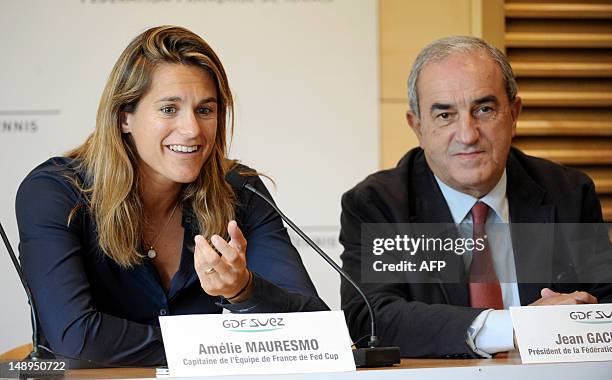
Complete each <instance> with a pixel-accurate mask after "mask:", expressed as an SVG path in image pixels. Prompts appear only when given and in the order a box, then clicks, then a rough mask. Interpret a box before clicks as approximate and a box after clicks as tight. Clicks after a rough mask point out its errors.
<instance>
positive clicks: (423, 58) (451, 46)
mask: <svg viewBox="0 0 612 380" xmlns="http://www.w3.org/2000/svg"><path fill="white" fill-rule="evenodd" d="M478 50H480V51H482V52H484V53H486V54H488V55H489V57H491V59H493V61H494V62H496V63H497V64H498V65H499V67H500V69H501V71H502V75H503V80H504V87H505V88H506V95H508V100H510V102H512V101H514V99H515V98H516V93H517V86H516V80H515V79H514V73H513V72H512V67H511V66H510V63H509V62H508V58H507V57H506V55H505V54H504V53H502V52H501V51H500V50H499V49H497V48H496V47H495V46H493V45H491V44H489V43H488V42H486V41H484V40H481V39H480V38H476V37H469V36H451V37H445V38H441V39H439V40H436V41H434V42H432V43H430V44H429V45H427V46H426V47H425V48H424V49H423V50H421V52H420V53H419V55H418V56H417V57H416V59H415V61H414V65H412V70H411V71H410V76H409V77H408V101H409V102H410V108H411V110H412V112H413V113H414V114H415V115H416V117H417V118H419V119H420V118H421V112H420V110H419V93H418V91H417V82H418V80H419V75H420V74H421V71H423V68H424V67H425V66H426V65H427V64H428V63H430V62H441V61H443V60H444V59H446V58H448V57H449V56H450V55H453V54H465V53H471V52H474V51H478Z"/></svg>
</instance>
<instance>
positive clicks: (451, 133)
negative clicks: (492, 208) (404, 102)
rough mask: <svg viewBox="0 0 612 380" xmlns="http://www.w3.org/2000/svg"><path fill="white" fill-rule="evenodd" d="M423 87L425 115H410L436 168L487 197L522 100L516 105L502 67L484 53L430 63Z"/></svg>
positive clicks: (420, 89) (421, 105)
mask: <svg viewBox="0 0 612 380" xmlns="http://www.w3.org/2000/svg"><path fill="white" fill-rule="evenodd" d="M417 87H418V94H419V109H420V114H421V117H420V119H417V117H416V115H414V114H413V113H412V112H408V114H407V118H408V123H409V124H410V126H411V127H412V128H413V130H414V131H415V133H416V135H417V137H418V139H419V143H420V145H421V148H423V150H424V151H425V157H426V159H427V163H428V164H429V166H430V167H431V169H432V171H433V172H434V174H435V175H436V176H437V177H438V178H439V179H440V180H442V181H443V182H444V183H446V184H447V185H449V186H450V187H452V188H454V189H456V190H458V191H461V192H463V193H466V194H470V195H472V196H474V197H476V198H480V197H482V196H483V195H486V194H487V193H488V192H489V191H490V190H492V189H493V187H495V185H496V184H497V182H498V181H499V179H500V178H501V176H502V174H503V171H504V168H505V166H506V159H507V157H508V152H509V150H510V144H511V142H512V138H513V137H514V135H515V133H516V120H517V118H518V114H519V112H520V108H521V100H520V98H518V97H517V98H516V100H515V101H514V102H512V103H510V101H509V100H508V97H507V95H506V91H505V88H504V84H503V76H502V73H501V69H500V68H499V66H498V65H497V64H496V63H495V62H494V61H493V60H492V59H491V58H489V56H488V55H486V53H483V52H479V51H475V52H470V53H465V54H459V53H458V54H454V55H451V56H449V57H448V58H446V59H445V60H443V61H441V62H436V63H429V64H427V65H426V66H425V67H424V68H423V70H422V71H421V74H420V77H419V80H418V82H417Z"/></svg>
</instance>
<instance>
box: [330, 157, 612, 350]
mask: <svg viewBox="0 0 612 380" xmlns="http://www.w3.org/2000/svg"><path fill="white" fill-rule="evenodd" d="M506 174H507V179H508V184H507V196H508V205H509V209H510V210H509V211H510V220H511V221H512V222H513V223H601V222H603V221H602V214H601V206H600V203H599V200H598V198H597V195H596V193H595V187H594V185H593V182H592V181H591V180H590V179H589V178H588V177H587V176H586V175H584V174H583V173H581V172H579V171H577V170H574V169H570V168H566V167H563V166H560V165H557V164H554V163H552V162H549V161H546V160H543V159H538V158H534V157H530V156H527V155H525V154H523V153H522V152H520V151H519V150H518V149H514V148H512V149H511V151H510V153H509V157H508V162H507V165H506ZM452 222H453V219H452V216H451V213H450V210H449V208H448V206H447V204H446V201H445V199H444V197H443V195H442V192H441V191H440V188H439V187H438V184H437V182H436V180H435V178H434V175H433V173H432V171H431V169H430V168H429V166H428V165H427V162H426V160H425V155H424V152H423V150H422V149H420V148H415V149H413V150H411V151H409V152H408V153H407V154H406V155H405V156H404V157H403V158H402V159H401V160H400V162H399V164H398V166H397V167H396V168H393V169H390V170H383V171H380V172H378V173H375V174H372V175H370V176H368V177H367V178H366V179H365V180H364V181H362V182H361V183H359V184H358V185H357V186H355V187H354V188H353V189H351V190H350V191H348V192H347V193H345V194H344V195H343V197H342V216H341V231H340V242H341V243H342V244H343V246H344V252H343V253H342V255H341V258H342V265H343V269H344V270H345V271H346V272H348V273H349V274H350V275H351V276H352V277H353V278H354V279H355V280H356V281H357V282H359V283H361V275H360V274H361V241H360V239H361V223H452ZM551 228H553V225H552V224H551ZM547 242H549V239H547V238H546V237H543V236H533V239H520V241H515V240H514V239H513V251H514V256H515V263H516V267H517V277H518V278H519V294H520V300H521V304H522V305H528V304H530V303H532V302H534V301H535V300H537V299H538V298H540V290H541V289H542V288H543V287H545V286H547V287H551V288H552V289H554V290H557V291H562V292H570V291H574V290H577V289H582V290H586V291H589V292H590V293H591V294H593V295H595V296H596V297H598V298H599V299H600V302H601V301H604V302H605V301H611V299H610V298H611V297H612V287H611V285H610V284H606V285H601V284H584V285H581V284H577V283H575V281H568V282H573V283H571V284H567V283H565V284H561V283H559V284H556V283H553V282H555V281H550V282H545V283H533V282H530V283H520V279H521V278H522V274H523V272H524V270H525V268H529V267H533V265H537V264H542V263H538V260H541V258H540V257H539V255H533V254H527V252H528V251H529V252H534V247H533V245H534V244H535V245H537V244H543V245H546V244H547ZM526 244H529V245H530V246H529V247H527V246H526ZM543 248H544V247H543ZM536 252H537V250H536ZM548 266H549V267H551V266H550V265H548ZM551 270H552V271H553V273H551V277H550V278H553V279H554V278H556V279H559V280H561V281H562V280H563V278H565V277H570V279H571V277H572V276H573V275H574V274H573V273H572V267H571V263H570V264H568V262H566V261H565V260H563V259H559V258H558V257H557V258H555V263H554V265H553V266H552V269H551ZM361 286H362V288H363V289H364V291H365V293H366V295H367V296H368V297H369V299H370V301H371V302H372V303H373V307H374V309H375V312H376V315H377V329H378V335H379V339H380V340H381V343H382V344H383V345H397V346H399V347H400V348H401V354H402V356H404V357H477V355H476V354H475V353H474V352H473V350H472V349H471V348H470V347H469V346H468V345H467V343H466V333H467V330H468V327H469V326H470V324H471V323H472V322H473V320H474V319H475V318H476V317H477V316H478V314H479V313H480V312H481V311H482V309H476V308H471V307H469V291H468V285H467V283H457V284H448V283H446V284H442V283H431V284H426V283H419V284H415V283H391V284H389V283H385V284H383V283H361ZM341 300H342V309H344V311H345V316H346V320H347V324H348V326H349V330H350V332H351V336H352V337H353V339H358V338H360V337H362V336H364V335H367V334H368V333H369V323H370V317H369V315H368V313H367V308H366V307H365V304H364V302H363V301H362V300H361V299H360V298H359V296H358V295H357V293H356V291H355V290H354V289H353V288H352V287H351V286H350V285H349V284H348V283H347V282H346V281H344V280H342V283H341Z"/></svg>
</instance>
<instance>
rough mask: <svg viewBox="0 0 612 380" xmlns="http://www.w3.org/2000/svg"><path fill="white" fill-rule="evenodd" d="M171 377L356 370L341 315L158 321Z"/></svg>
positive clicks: (322, 313)
mask: <svg viewBox="0 0 612 380" xmlns="http://www.w3.org/2000/svg"><path fill="white" fill-rule="evenodd" d="M159 323H160V326H161V331H162V336H163V339H164V348H165V350H166V359H167V361H168V369H169V374H170V376H217V375H245V374H281V373H308V372H341V371H354V370H355V362H354V359H353V354H352V351H351V344H352V343H351V338H350V336H349V333H348V329H347V327H346V322H345V319H344V314H343V312H342V311H318V312H309V313H276V314H206V315H177V316H165V317H159Z"/></svg>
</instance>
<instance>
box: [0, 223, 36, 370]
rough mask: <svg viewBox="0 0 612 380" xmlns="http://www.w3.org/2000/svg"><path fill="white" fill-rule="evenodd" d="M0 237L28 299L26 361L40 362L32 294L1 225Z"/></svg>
mask: <svg viewBox="0 0 612 380" xmlns="http://www.w3.org/2000/svg"><path fill="white" fill-rule="evenodd" d="M0 235H2V240H3V241H4V245H5V246H6V250H7V251H8V253H9V256H11V261H12V262H13V265H14V266H15V269H16V270H17V275H18V276H19V279H20V280H21V285H23V289H24V290H25V292H26V296H27V297H28V303H29V304H30V321H31V323H32V352H30V354H28V356H27V359H29V360H34V361H35V360H40V359H42V358H43V355H42V353H41V351H40V347H39V345H38V319H37V318H36V306H35V305H34V298H33V297H32V292H31V291H30V287H29V286H28V282H27V281H26V278H25V275H24V274H23V270H22V269H21V265H20V264H19V261H17V257H16V256H15V252H14V251H13V247H11V243H10V242H9V240H8V237H7V236H6V233H5V232H4V228H3V227H2V223H0Z"/></svg>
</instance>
